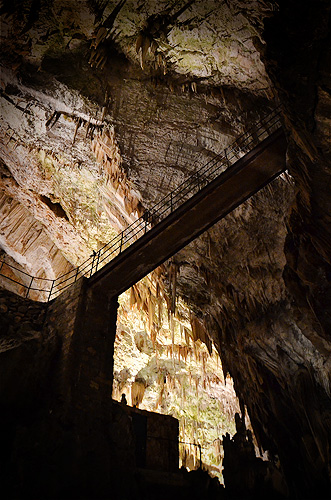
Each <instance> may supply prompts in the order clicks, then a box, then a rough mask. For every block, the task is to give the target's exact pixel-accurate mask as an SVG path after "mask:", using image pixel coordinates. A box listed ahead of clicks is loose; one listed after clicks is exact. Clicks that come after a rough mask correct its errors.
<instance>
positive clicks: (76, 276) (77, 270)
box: [75, 266, 79, 283]
mask: <svg viewBox="0 0 331 500" xmlns="http://www.w3.org/2000/svg"><path fill="white" fill-rule="evenodd" d="M78 274H79V266H78V267H77V269H76V274H75V283H76V281H77V278H78Z"/></svg>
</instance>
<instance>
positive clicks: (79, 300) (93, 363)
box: [47, 279, 118, 412]
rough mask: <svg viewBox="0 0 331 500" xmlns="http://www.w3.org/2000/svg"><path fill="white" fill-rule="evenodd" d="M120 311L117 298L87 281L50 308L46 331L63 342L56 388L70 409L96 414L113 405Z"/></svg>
mask: <svg viewBox="0 0 331 500" xmlns="http://www.w3.org/2000/svg"><path fill="white" fill-rule="evenodd" d="M117 308H118V302H117V297H109V296H107V295H106V294H104V293H103V291H102V290H101V289H100V288H97V287H90V286H89V283H88V281H87V280H86V279H81V280H79V282H77V283H76V284H75V285H74V286H73V287H71V288H70V289H69V290H68V291H67V292H65V293H64V294H62V295H61V296H59V297H58V298H57V299H55V301H54V302H53V303H52V304H51V305H50V307H49V312H48V321H47V328H48V329H49V330H50V331H52V330H53V331H55V332H56V334H57V335H59V336H60V337H61V339H62V349H61V354H60V360H59V363H58V368H57V371H58V374H57V381H56V382H55V384H56V386H57V392H58V394H59V396H60V398H61V399H62V400H63V402H64V404H65V405H66V406H68V409H69V408H70V409H71V410H73V409H74V408H76V409H77V410H80V411H86V412H91V411H92V412H93V411H94V410H95V409H96V407H97V406H100V405H105V404H106V405H107V404H108V403H109V402H110V399H111V393H112V384H113V354H114V341H115V335H116V320H117ZM55 332H54V333H55Z"/></svg>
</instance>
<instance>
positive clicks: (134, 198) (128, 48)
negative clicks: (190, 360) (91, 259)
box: [0, 0, 331, 477]
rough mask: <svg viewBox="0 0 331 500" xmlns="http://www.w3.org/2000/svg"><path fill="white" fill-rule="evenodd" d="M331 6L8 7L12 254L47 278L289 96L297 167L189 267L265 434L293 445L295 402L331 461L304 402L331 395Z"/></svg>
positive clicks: (244, 209)
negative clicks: (306, 397)
mask: <svg viewBox="0 0 331 500" xmlns="http://www.w3.org/2000/svg"><path fill="white" fill-rule="evenodd" d="M285 4H286V5H285ZM299 4H300V5H299ZM329 9H330V6H329V2H327V1H324V0H319V1H318V2H307V5H306V6H304V7H303V6H302V5H301V3H300V2H297V1H295V0H293V1H291V2H282V1H280V2H268V1H262V0H260V1H259V0H256V1H253V0H252V1H249V2H247V1H239V0H233V1H226V0H224V1H218V0H206V1H202V0H195V1H189V0H182V1H176V2H175V1H169V0H168V1H163V0H160V1H158V2H156V1H154V0H149V1H138V0H136V1H133V0H132V1H131V0H126V1H120V0H116V1H101V0H100V1H97V0H90V1H87V0H86V1H85V0H80V1H63V0H55V1H48V0H40V1H39V0H30V1H28V0H21V1H19V0H17V1H13V0H12V1H8V0H5V1H3V2H2V6H1V8H0V14H1V46H2V50H1V81H0V83H1V114H2V116H1V125H0V135H1V152H0V183H1V192H0V196H1V197H0V210H1V217H0V247H1V249H2V250H1V252H2V257H3V258H5V259H6V260H7V261H8V262H9V263H12V264H13V263H14V264H15V265H17V266H20V268H21V269H23V270H25V271H27V272H28V273H30V274H35V275H38V276H43V277H47V278H54V277H55V276H58V275H60V274H61V273H63V272H65V271H66V270H67V269H70V268H71V267H72V266H76V265H78V264H79V263H80V262H82V261H83V260H84V259H85V258H86V257H87V256H89V255H90V254H91V252H92V250H97V249H98V248H100V247H101V246H102V245H103V244H104V243H106V242H107V241H109V240H110V239H111V237H112V236H113V235H114V234H116V233H117V232H119V231H120V230H122V229H123V228H124V227H126V226H127V225H128V224H129V223H130V222H132V221H133V220H134V219H135V218H136V217H137V216H139V215H141V214H142V212H143V210H144V209H145V208H149V207H151V206H152V205H153V203H154V202H156V201H158V200H159V199H160V198H161V197H162V196H163V195H165V194H166V193H167V192H169V191H170V190H171V189H172V188H174V187H175V186H176V185H178V184H179V183H180V182H181V181H182V180H183V179H185V177H186V176H188V175H189V174H190V173H192V172H194V171H195V170H197V169H199V166H201V165H203V164H204V163H206V162H207V161H208V160H209V159H210V158H212V157H213V155H214V154H215V153H218V152H220V151H222V149H224V147H226V146H227V145H228V144H230V143H231V141H233V140H234V139H235V138H236V137H237V136H238V135H239V134H240V133H241V132H243V131H244V130H245V129H246V128H247V127H249V126H250V125H252V123H254V122H255V121H258V120H259V119H261V117H262V116H263V115H265V114H266V113H267V112H268V111H270V110H271V109H273V108H274V107H275V106H276V104H279V103H280V104H281V109H282V113H283V120H284V127H285V132H286V136H287V139H288V151H287V164H288V167H289V173H290V175H287V176H283V177H280V178H278V179H277V180H276V181H274V182H273V184H272V185H271V186H270V187H267V188H264V189H263V190H262V191H260V192H259V193H258V194H257V195H255V196H254V197H253V198H251V199H250V200H248V201H247V202H245V203H244V204H243V205H242V206H241V207H239V208H237V209H236V210H235V211H234V212H233V213H231V214H229V215H228V216H227V217H226V218H225V219H224V220H222V221H220V222H219V223H217V224H216V225H215V226H214V227H213V228H212V229H210V230H209V231H208V232H206V233H205V234H204V235H202V236H201V237H200V238H198V239H197V240H196V241H194V242H193V243H191V244H190V245H189V246H188V247H186V248H185V249H184V250H183V251H181V252H180V253H179V254H177V255H176V256H175V257H174V258H173V262H172V264H173V265H174V266H175V267H176V270H177V271H176V272H177V292H178V293H179V294H180V295H181V296H182V297H183V298H184V299H185V301H186V302H187V303H188V304H189V305H190V307H191V308H192V311H194V314H196V316H197V317H198V318H199V319H200V320H201V321H202V322H203V324H204V328H205V329H206V331H207V332H208V335H209V337H211V338H212V340H213V341H214V343H215V345H216V347H217V348H218V350H219V352H222V353H223V354H222V356H223V357H222V362H223V365H224V370H225V371H229V372H230V373H231V375H233V376H234V380H235V387H236V389H237V392H238V394H239V395H240V396H241V399H243V400H245V402H246V404H247V401H249V404H248V406H249V411H250V414H251V417H252V424H253V426H255V427H254V430H255V432H256V434H257V437H258V439H259V440H260V443H261V442H263V445H264V447H265V448H269V449H274V448H277V446H276V445H275V438H274V435H279V438H278V446H284V448H286V443H287V444H288V442H289V441H291V439H290V437H289V434H288V433H289V432H290V431H289V430H288V429H286V431H284V429H282V430H280V427H281V425H280V424H279V425H278V424H277V418H278V417H279V418H280V419H281V415H283V414H284V411H285V410H284V408H286V409H287V410H288V408H289V407H292V406H293V407H294V409H293V410H291V412H289V415H290V416H289V418H290V419H291V422H292V424H291V425H292V427H291V430H292V431H293V432H294V434H295V433H297V434H298V435H297V439H298V440H300V439H301V437H300V436H301V435H304V433H305V432H307V433H309V432H311V429H313V435H314V437H313V438H312V441H311V442H310V441H309V443H310V444H309V443H308V442H307V443H308V444H307V443H306V446H307V448H309V453H310V455H309V453H308V455H309V456H310V458H309V459H308V462H309V461H310V462H309V463H312V462H314V460H317V458H316V457H319V458H318V460H320V457H322V456H323V457H324V458H323V460H324V459H325V456H326V455H327V451H325V449H324V444H323V439H324V438H325V436H326V435H327V432H328V431H327V424H325V423H324V424H323V423H321V420H320V419H319V418H318V417H317V416H316V414H314V415H312V414H311V415H310V416H308V417H307V422H308V423H307V422H306V423H305V424H302V425H301V424H300V426H299V425H297V424H296V422H299V420H300V412H302V403H300V404H298V407H297V409H296V408H295V404H294V403H293V402H294V401H295V399H296V397H297V395H298V394H301V392H300V391H301V390H302V391H303V390H304V389H302V387H303V385H304V384H306V385H305V388H307V387H308V386H309V387H310V386H311V387H313V386H314V387H316V386H317V387H318V391H321V392H322V393H323V394H326V395H328V396H327V397H329V396H330V359H331V358H330V325H331V320H330V300H329V299H330V290H331V288H330V276H331V271H330V264H331V258H330V255H331V244H330V241H331V233H330V227H331V224H330V222H331V205H330V194H329V193H330V179H331V174H330V101H331V99H330V88H331V83H330V71H329V62H328V61H329V55H330V43H329V42H330V40H329V37H330V34H329V31H328V27H327V26H328V25H327V23H328V15H329ZM167 273H168V271H167V268H166V267H165V268H164V276H165V282H166V278H167ZM298 367H300V370H298ZM294 373H296V375H295V376H294ZM289 380H292V381H293V383H292V385H291V383H289ZM309 384H310V385H309ZM275 388H276V389H275ZM275 391H276V392H277V391H279V394H282V395H281V396H279V397H278V398H276V397H275ZM253 394H254V397H253V396H252V395H253ZM323 397H324V396H323ZM325 401H326V400H324V402H325ZM314 404H315V406H316V405H317V403H316V401H315V402H314ZM323 404H324V403H323ZM300 405H301V406H300ZM326 407H327V404H326V403H325V406H324V407H323V409H322V410H321V412H322V413H323V411H324V412H325V414H328V415H330V413H327V412H329V411H330V409H328V410H325V408H326ZM328 408H329V407H328ZM287 410H286V411H287ZM275 415H276V417H275ZM328 418H329V417H328ZM267 421H269V422H271V424H270V427H269V430H268V429H267V428H266V422H267ZM326 421H327V419H326ZM308 428H309V429H310V430H309V431H308V430H307V429H308ZM298 429H300V430H298ZM300 432H301V434H300ZM323 436H324V437H323ZM276 441H277V439H276ZM313 442H314V443H315V444H314V445H313V444H312V443H313ZM316 443H317V444H316ZM315 445H316V446H315ZM291 450H292V451H291ZM291 450H290V452H289V453H288V457H286V456H283V459H284V463H287V464H288V467H291V460H292V461H293V462H294V461H295V451H294V450H295V446H293V449H291ZM312 457H313V458H312ZM314 457H315V458H314ZM323 463H324V462H323ZM316 474H317V473H316ZM317 475H318V474H317ZM316 477H317V476H316Z"/></svg>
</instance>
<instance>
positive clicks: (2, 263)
mask: <svg viewBox="0 0 331 500" xmlns="http://www.w3.org/2000/svg"><path fill="white" fill-rule="evenodd" d="M3 265H4V261H2V262H1V267H0V272H1V269H2V266H3Z"/></svg>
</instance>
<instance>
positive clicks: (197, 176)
mask: <svg viewBox="0 0 331 500" xmlns="http://www.w3.org/2000/svg"><path fill="white" fill-rule="evenodd" d="M195 175H196V178H197V184H198V191H200V176H199V172H196V174H195Z"/></svg>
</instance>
